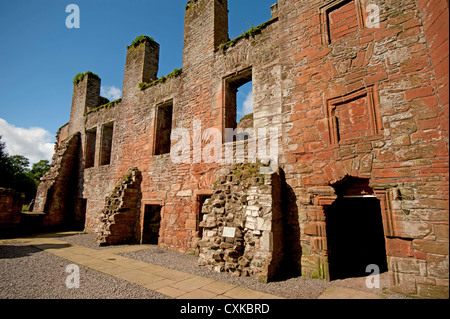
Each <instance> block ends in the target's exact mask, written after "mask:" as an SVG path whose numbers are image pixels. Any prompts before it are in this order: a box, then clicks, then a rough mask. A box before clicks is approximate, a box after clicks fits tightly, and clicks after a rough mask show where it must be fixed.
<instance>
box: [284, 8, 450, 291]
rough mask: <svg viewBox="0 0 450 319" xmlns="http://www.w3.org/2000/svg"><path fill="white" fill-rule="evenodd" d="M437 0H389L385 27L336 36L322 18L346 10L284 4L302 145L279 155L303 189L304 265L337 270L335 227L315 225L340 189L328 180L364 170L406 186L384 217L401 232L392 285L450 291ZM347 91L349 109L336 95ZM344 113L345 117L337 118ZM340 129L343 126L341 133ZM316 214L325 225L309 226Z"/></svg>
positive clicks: (294, 119) (287, 58) (294, 124)
mask: <svg viewBox="0 0 450 319" xmlns="http://www.w3.org/2000/svg"><path fill="white" fill-rule="evenodd" d="M437 2H439V4H436V5H433V6H432V5H427V6H426V7H427V8H424V6H425V5H424V3H425V1H423V2H421V5H419V7H417V6H416V2H415V1H395V2H392V1H390V2H389V5H388V4H387V3H386V4H381V3H380V5H381V8H380V12H381V24H380V28H367V27H364V26H359V27H358V29H357V31H356V32H355V33H353V34H352V33H349V35H348V36H347V37H343V36H341V35H340V36H339V37H338V36H334V37H333V36H332V37H331V41H329V42H328V41H326V40H327V38H326V37H324V36H323V34H322V31H323V30H324V29H326V26H324V24H323V22H324V21H326V19H327V18H328V19H331V20H332V21H331V27H333V25H335V24H336V23H337V22H336V21H334V20H336V17H337V16H338V14H340V12H339V11H337V12H333V10H332V9H331V11H330V13H329V12H327V11H322V15H321V14H319V12H320V10H319V8H320V6H321V5H323V2H322V1H310V2H308V4H306V3H305V2H303V1H283V5H281V3H280V18H281V19H282V21H281V22H282V23H283V25H286V26H289V28H283V32H284V33H283V41H282V44H281V47H282V51H281V57H282V61H284V62H285V64H284V65H283V77H284V78H286V80H285V81H284V85H285V86H284V90H285V93H284V96H285V98H284V100H283V106H284V109H285V112H286V114H289V117H285V118H286V124H285V127H286V130H287V140H288V144H289V145H291V146H292V147H290V148H289V149H287V150H288V152H287V153H285V154H284V156H283V158H282V160H281V161H282V163H284V164H285V165H284V167H285V170H286V177H287V179H288V183H289V184H290V185H291V186H292V187H293V188H294V190H295V192H296V194H297V196H299V198H300V207H299V217H300V222H301V224H303V225H304V226H303V227H302V228H303V230H302V233H301V236H300V240H301V243H302V248H303V256H302V265H303V268H302V270H303V273H304V274H309V275H313V276H327V274H326V270H324V269H326V267H327V264H326V259H327V242H326V237H324V236H326V235H324V232H323V231H317V229H319V228H320V227H321V225H324V224H323V222H325V214H324V209H325V207H326V205H329V204H331V203H332V202H333V200H334V199H333V196H334V195H333V194H334V192H333V189H332V188H331V187H330V186H329V185H330V184H333V183H335V182H338V181H341V180H342V179H343V178H344V177H345V176H356V177H362V178H369V179H370V185H371V187H372V188H374V189H379V190H380V192H382V193H383V194H384V192H385V190H387V192H392V191H393V192H395V194H399V193H402V194H404V195H403V197H401V196H400V197H398V196H397V197H396V198H394V200H393V201H391V200H388V205H391V206H392V207H391V206H390V207H388V208H386V213H385V215H386V216H385V220H384V222H385V224H390V226H391V227H392V229H391V231H390V233H388V234H386V236H390V237H392V238H396V240H388V241H387V251H388V259H389V262H390V264H389V266H390V269H391V270H392V271H393V272H395V275H394V276H393V277H392V285H393V287H394V288H396V289H398V291H401V292H405V293H412V294H420V295H424V296H427V295H428V296H434V294H435V292H436V291H437V290H440V289H442V290H440V291H441V293H443V295H444V296H445V294H446V293H445V291H447V295H448V288H445V286H446V284H445V278H448V274H445V271H444V272H441V271H440V270H438V269H448V251H446V249H447V247H448V234H446V232H445V230H444V229H448V176H449V175H448V170H447V168H448V140H447V136H448V133H447V132H448V124H447V122H448V102H447V101H448V98H446V97H445V94H444V96H443V98H441V97H440V94H439V93H440V92H441V91H443V90H444V89H443V88H444V87H447V86H448V70H447V71H442V70H443V68H442V69H441V70H439V71H436V66H437V65H438V64H439V63H441V65H445V63H447V64H448V50H447V51H446V50H445V49H443V47H441V46H442V45H444V43H445V39H446V38H448V33H447V34H446V35H445V34H443V33H444V32H438V31H437V29H434V31H433V28H431V29H430V26H431V24H432V21H436V22H435V27H436V26H437V25H438V24H439V23H441V25H442V26H444V25H445V23H447V24H448V18H445V17H446V15H447V17H448V8H447V9H446V8H445V7H446V2H445V1H436V3H437ZM336 3H337V2H336ZM354 3H359V2H358V1H354ZM427 3H429V2H427ZM345 7H346V6H344V7H343V8H345ZM349 7H350V5H349ZM421 7H422V9H421ZM338 10H342V9H338ZM427 10H431V12H429V11H427ZM362 11H364V7H363V8H362ZM357 14H358V12H357V11H355V12H354V15H355V16H356V15H357ZM327 15H329V17H327ZM424 15H425V17H424ZM333 19H334V20H333ZM342 19H345V17H344V16H342ZM337 26H338V25H337ZM293 30H298V32H294V31H293ZM424 31H425V32H424ZM337 32H338V31H336V30H335V31H331V35H333V34H337ZM433 32H436V34H434V33H433ZM430 41H432V42H431V43H430ZM447 43H448V42H447ZM439 48H441V51H440V52H441V53H440V54H439V53H438V49H439ZM445 51H446V52H445ZM446 61H447V62H446ZM290 76H291V77H290ZM446 79H447V80H446ZM367 88H372V89H373V90H374V91H373V92H374V94H373V99H372V102H371V103H367V98H364V99H359V100H352V101H351V102H349V103H347V102H346V101H345V100H346V99H347V100H348V99H349V97H350V96H351V94H352V92H355V91H358V90H363V91H364V90H367ZM447 94H448V93H447ZM339 98H341V99H343V103H344V104H345V103H347V106H346V110H348V112H350V113H345V112H347V111H346V110H343V109H342V108H341V107H340V104H339V103H337V102H336V99H339ZM446 103H447V104H446ZM341 105H343V104H341ZM364 105H365V110H364ZM334 107H335V109H334ZM361 107H362V109H361ZM334 110H335V111H334ZM332 112H337V114H332ZM366 112H373V114H372V115H371V119H369V121H370V122H368V119H367V118H365V119H364V118H362V117H361V115H363V114H365V113H366ZM351 113H353V114H351ZM334 115H337V116H338V118H339V121H340V124H342V125H341V126H339V128H338V129H337V128H336V124H334V122H333V121H334V120H333V116H334ZM350 123H351V124H350ZM367 124H370V125H372V128H371V130H370V131H369V132H370V134H367V132H368V130H367V126H368V125H367ZM333 131H336V132H337V131H339V134H341V136H340V140H339V142H337V143H336V140H335V139H334V140H333V134H331V133H330V132H333ZM352 131H353V133H352ZM358 132H359V133H358ZM358 136H359V137H360V138H357V137H358ZM355 138H356V139H355ZM383 196H384V195H383ZM379 198H381V197H379ZM382 200H383V201H385V199H384V197H383V199H382ZM310 224H311V225H315V226H317V227H319V228H317V227H313V229H314V231H311V230H310V229H311V228H310V227H308V225H310ZM307 229H308V230H307ZM355 240H357V239H356V238H355ZM432 247H433V248H432ZM323 263H324V264H325V267H318V265H320V264H323ZM406 265H408V266H406ZM419 265H420V266H419ZM420 267H423V268H420ZM411 269H413V270H411ZM419 269H426V271H425V273H424V272H423V271H422V270H419ZM323 271H325V273H323ZM321 272H322V273H321ZM425 278H427V279H426V280H425ZM437 295H439V293H437Z"/></svg>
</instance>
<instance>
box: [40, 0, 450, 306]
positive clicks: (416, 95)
mask: <svg viewBox="0 0 450 319" xmlns="http://www.w3.org/2000/svg"><path fill="white" fill-rule="evenodd" d="M271 12H272V16H271V19H270V20H269V21H267V22H266V23H264V24H262V25H260V26H258V27H254V28H252V29H251V30H249V32H246V33H244V34H243V35H242V36H240V37H238V38H236V39H233V40H230V39H229V37H228V8H227V1H226V0H190V1H189V2H188V4H187V5H186V14H185V29H184V49H183V65H182V69H181V70H175V71H174V72H173V73H171V74H170V75H168V76H166V77H161V78H159V79H158V78H157V74H158V63H159V45H158V43H156V42H155V41H153V40H152V39H151V38H148V37H140V38H138V39H137V41H135V42H133V44H132V45H131V46H129V47H128V49H127V58H126V65H125V73H124V78H123V96H122V99H121V100H118V101H114V102H108V101H105V99H104V98H102V97H101V96H100V81H101V80H100V78H99V77H98V76H97V75H95V74H93V73H89V72H88V73H86V74H83V75H81V76H79V77H77V79H76V81H75V82H74V90H73V98H72V106H71V113H70V122H69V123H68V124H66V125H64V126H63V127H61V128H60V130H59V132H58V134H57V150H56V153H55V155H54V158H53V163H52V168H51V170H50V172H49V173H48V174H47V175H46V176H44V178H43V179H42V182H41V184H40V186H39V189H38V194H37V197H36V204H35V207H34V211H35V212H44V213H45V216H44V217H43V224H44V225H45V226H49V227H51V226H61V225H70V226H72V227H79V228H81V229H85V230H86V231H88V232H95V233H97V234H98V240H99V243H100V244H105V245H107V244H119V243H124V242H127V243H129V242H133V243H150V244H158V245H159V246H160V247H163V248H166V249H170V250H177V251H181V252H196V253H198V254H199V256H200V263H201V264H203V265H210V266H211V267H214V268H215V269H216V270H218V271H230V272H234V273H236V272H237V273H238V274H242V275H252V276H257V277H258V279H260V280H261V281H269V280H272V279H273V278H276V277H278V276H279V275H280V273H283V274H292V275H302V276H306V277H313V278H320V279H324V280H333V279H338V278H346V277H352V276H359V275H362V276H364V274H365V272H366V267H367V266H368V265H369V264H376V265H377V266H378V267H379V268H380V270H381V271H388V272H389V275H390V287H389V288H390V289H391V290H392V291H395V292H399V293H403V294H408V295H414V296H420V297H429V298H448V287H449V284H448V280H449V250H448V243H449V223H448V222H449V210H448V209H449V185H448V182H449V172H448V167H449V166H448V163H449V144H448V142H449V141H448V120H449V113H448V110H449V104H448V96H449V94H448V21H449V15H448V13H449V9H448V1H447V0H433V1H425V0H380V1H369V0H367V1H366V0H311V1H303V0H279V1H278V3H276V4H274V5H273V6H272V7H271ZM374 12H375V13H379V16H378V17H377V16H376V15H374ZM378 18H379V20H378ZM374 19H375V20H374ZM248 82H252V88H253V110H254V113H253V120H251V121H250V122H252V125H253V127H252V128H250V129H254V130H255V131H256V130H258V129H264V128H266V129H267V135H269V131H270V130H269V128H272V129H273V130H272V131H273V132H277V134H275V135H271V136H270V140H273V139H275V142H276V143H275V145H276V146H277V151H278V153H277V154H278V156H277V158H271V159H270V161H269V162H268V161H267V159H261V158H258V159H257V160H256V161H253V162H252V163H235V162H230V161H225V160H222V161H207V160H205V158H206V157H208V156H207V155H208V154H209V153H208V154H205V147H207V145H208V143H209V142H210V140H211V139H210V136H209V135H208V134H206V137H205V134H204V132H205V130H207V129H208V128H214V129H215V131H218V132H221V133H222V135H221V136H222V137H225V136H226V131H227V130H226V129H227V128H231V129H236V128H237V126H238V123H236V92H237V90H238V89H239V87H240V86H242V85H243V84H245V83H248ZM179 129H182V132H187V133H188V134H187V135H188V138H187V140H185V144H183V145H187V146H188V152H187V153H186V154H185V157H184V159H185V160H183V161H180V162H174V161H173V160H172V157H173V156H171V154H170V153H171V150H173V148H174V146H175V145H179V144H178V143H180V140H183V138H185V137H186V136H182V135H183V134H175V133H176V131H177V130H179ZM198 132H200V133H198ZM274 136H275V137H274ZM267 140H269V138H267ZM222 142H223V143H222ZM252 143H255V138H254V136H251V134H247V136H246V138H245V139H239V138H234V140H232V141H231V142H230V141H229V140H227V141H225V140H223V141H221V146H222V147H223V150H221V151H222V155H223V157H225V154H227V152H230V150H231V154H233V156H235V155H236V154H237V153H238V152H239V151H240V150H244V151H246V152H247V153H248V152H249V150H250V149H251V148H250V145H251V144H252ZM230 145H231V146H230ZM268 148H269V147H268ZM215 151H217V149H216V150H215ZM247 153H246V154H247ZM274 163H275V164H276V169H275V170H271V172H270V174H269V173H267V174H261V171H260V170H261V168H267V167H268V165H269V164H271V165H272V164H274ZM272 166H273V165H272ZM366 275H367V274H366Z"/></svg>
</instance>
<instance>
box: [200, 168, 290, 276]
mask: <svg viewBox="0 0 450 319" xmlns="http://www.w3.org/2000/svg"><path fill="white" fill-rule="evenodd" d="M260 167H262V164H237V165H235V166H234V167H233V168H232V169H230V170H229V172H228V174H226V175H224V176H221V177H220V178H219V180H218V181H217V182H216V183H215V185H214V193H213V195H212V197H211V198H210V199H207V200H206V201H205V203H204V205H203V209H202V213H203V214H204V215H203V221H201V222H200V227H202V228H203V237H202V240H201V241H199V243H198V246H199V247H200V254H199V256H200V258H199V265H201V266H209V267H211V268H213V269H214V270H216V271H218V272H230V273H233V274H234V275H237V276H241V275H242V276H252V277H256V278H258V280H259V281H261V282H268V281H270V280H272V279H273V278H274V277H276V276H277V271H278V269H279V267H280V264H281V261H282V260H283V235H282V231H283V229H282V228H283V223H282V214H281V194H280V190H281V179H280V177H279V175H278V174H277V173H274V174H271V175H270V174H264V175H262V174H260Z"/></svg>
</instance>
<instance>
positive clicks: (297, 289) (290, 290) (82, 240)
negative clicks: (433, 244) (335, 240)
mask: <svg viewBox="0 0 450 319" xmlns="http://www.w3.org/2000/svg"><path fill="white" fill-rule="evenodd" d="M59 239H60V240H63V241H67V242H70V243H72V244H77V245H81V246H85V247H89V248H93V249H111V248H117V247H121V246H112V247H99V246H98V245H96V244H95V242H94V240H95V235H93V234H79V235H72V236H66V237H60V238H59ZM124 246H126V245H124ZM120 255H122V256H124V257H127V258H133V259H137V260H140V261H144V262H148V263H151V264H155V265H159V266H163V267H167V268H170V269H174V270H179V271H183V272H187V273H190V274H193V275H197V276H203V277H208V278H211V279H214V280H218V281H223V282H226V283H230V284H233V285H237V286H240V287H245V288H249V289H253V290H258V291H261V292H265V293H269V294H274V295H277V296H280V297H285V298H292V299H315V298H317V297H318V296H320V294H321V293H322V292H324V291H325V289H327V288H328V287H330V286H340V287H346V288H353V289H358V290H364V291H367V292H370V293H378V294H383V295H385V296H386V297H387V298H389V299H408V298H406V297H404V296H401V295H396V294H384V293H383V290H382V289H368V288H366V286H365V281H366V278H349V279H345V280H336V281H333V282H327V281H324V280H318V279H311V278H305V277H298V278H291V279H288V280H285V281H280V282H272V283H268V284H262V283H259V282H258V281H257V280H255V279H254V278H248V277H236V276H233V275H230V274H227V273H217V272H215V271H212V270H209V269H208V268H207V267H199V266H198V265H197V260H198V257H196V256H192V255H186V254H182V253H178V252H172V251H167V250H164V249H161V248H159V247H156V246H155V248H152V249H145V250H140V251H136V252H128V253H123V254H120ZM380 277H381V280H380V282H381V287H387V286H388V285H389V281H388V277H387V273H384V274H382V275H381V276H380Z"/></svg>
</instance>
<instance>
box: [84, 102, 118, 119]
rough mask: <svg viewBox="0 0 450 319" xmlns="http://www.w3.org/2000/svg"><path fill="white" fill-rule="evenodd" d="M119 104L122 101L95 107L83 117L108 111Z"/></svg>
mask: <svg viewBox="0 0 450 319" xmlns="http://www.w3.org/2000/svg"><path fill="white" fill-rule="evenodd" d="M120 102H122V99H118V100H115V101H112V102H109V103H106V104H103V105H100V106H99V107H96V108H95V109H92V110H90V111H87V112H86V114H84V115H85V116H86V115H88V114H91V113H95V112H98V111H100V110H103V109H105V110H109V109H110V108H112V107H114V106H116V105H117V104H119V103H120Z"/></svg>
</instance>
